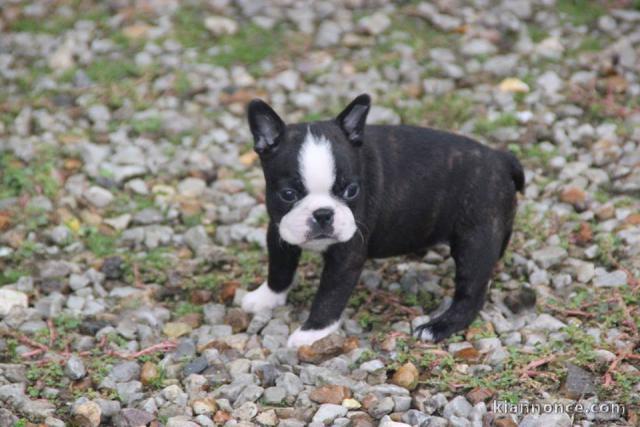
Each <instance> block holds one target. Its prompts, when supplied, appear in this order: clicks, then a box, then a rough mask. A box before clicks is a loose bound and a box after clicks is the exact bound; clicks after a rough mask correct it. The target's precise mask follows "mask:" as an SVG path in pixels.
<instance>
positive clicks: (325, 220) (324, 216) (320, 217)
mask: <svg viewBox="0 0 640 427" xmlns="http://www.w3.org/2000/svg"><path fill="white" fill-rule="evenodd" d="M313 218H314V219H315V220H316V222H317V223H318V224H319V225H320V226H321V227H326V226H327V225H331V223H332V222H333V210H331V209H327V208H322V209H316V210H315V211H313Z"/></svg>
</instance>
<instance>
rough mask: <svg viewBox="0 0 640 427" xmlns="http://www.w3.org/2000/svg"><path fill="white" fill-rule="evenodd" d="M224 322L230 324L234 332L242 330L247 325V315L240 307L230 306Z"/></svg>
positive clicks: (245, 328)
mask: <svg viewBox="0 0 640 427" xmlns="http://www.w3.org/2000/svg"><path fill="white" fill-rule="evenodd" d="M224 323H226V324H227V325H229V326H231V329H232V330H233V333H234V334H237V333H238V332H244V331H246V330H247V327H248V326H249V315H248V314H247V313H245V312H244V310H242V309H240V308H231V309H229V311H228V312H227V314H226V316H225V317H224Z"/></svg>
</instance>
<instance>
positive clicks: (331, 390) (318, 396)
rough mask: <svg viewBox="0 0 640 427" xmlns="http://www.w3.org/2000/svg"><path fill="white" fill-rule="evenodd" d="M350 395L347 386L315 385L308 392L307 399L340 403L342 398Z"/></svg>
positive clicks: (317, 401)
mask: <svg viewBox="0 0 640 427" xmlns="http://www.w3.org/2000/svg"><path fill="white" fill-rule="evenodd" d="M350 397H351V390H350V389H349V387H345V386H342V385H335V384H329V385H323V386H321V387H317V388H315V389H313V390H312V391H311V393H310V394H309V399H311V400H312V401H314V402H316V403H333V404H335V405H340V404H341V403H342V401H343V400H344V399H348V398H350Z"/></svg>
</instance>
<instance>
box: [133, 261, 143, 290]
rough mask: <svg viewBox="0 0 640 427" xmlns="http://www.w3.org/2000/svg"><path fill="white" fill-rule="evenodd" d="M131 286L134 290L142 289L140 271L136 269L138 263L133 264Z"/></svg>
mask: <svg viewBox="0 0 640 427" xmlns="http://www.w3.org/2000/svg"><path fill="white" fill-rule="evenodd" d="M133 284H134V286H135V287H136V288H142V289H144V288H145V286H144V283H142V279H141V278H140V270H139V269H138V263H136V262H134V263H133Z"/></svg>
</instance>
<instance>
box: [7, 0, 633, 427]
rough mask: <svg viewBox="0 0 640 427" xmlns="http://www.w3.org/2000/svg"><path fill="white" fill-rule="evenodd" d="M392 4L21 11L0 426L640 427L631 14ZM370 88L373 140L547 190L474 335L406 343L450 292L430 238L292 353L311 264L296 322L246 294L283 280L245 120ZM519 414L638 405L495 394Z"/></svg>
mask: <svg viewBox="0 0 640 427" xmlns="http://www.w3.org/2000/svg"><path fill="white" fill-rule="evenodd" d="M388 3H389V2H386V1H380V0H345V1H339V0H331V1H323V2H312V1H295V0H274V1H271V2H268V1H266V0H236V1H231V0H208V1H197V0H189V1H181V2H179V1H178V0H145V1H132V0H107V1H87V0H78V1H75V0H74V1H71V0H56V1H46V2H45V1H34V2H23V1H15V0H6V1H3V2H2V7H1V8H0V31H1V33H0V286H1V287H0V426H12V425H17V426H27V425H43V424H42V423H44V425H47V426H51V427H58V426H64V425H77V426H82V427H85V426H87V427H95V426H98V425H103V426H116V427H125V426H146V425H151V426H167V427H191V426H194V427H195V426H212V425H227V426H236V425H237V426H250V425H262V426H276V425H278V426H283V427H294V426H303V425H311V426H321V425H336V426H348V425H350V426H359V427H363V426H373V425H381V426H406V425H411V426H430V427H432V426H447V425H451V426H483V425H496V426H502V427H505V426H515V425H520V426H528V427H531V426H541V427H542V426H545V427H546V426H570V425H572V424H577V425H581V426H591V425H635V424H636V423H637V422H638V415H639V412H638V405H639V403H640V400H639V397H638V396H639V395H640V384H639V379H640V373H639V369H640V354H639V353H638V350H637V349H636V346H637V345H638V343H639V340H640V335H639V334H638V327H640V313H639V311H638V302H639V301H640V296H639V284H638V277H640V200H639V198H638V197H639V195H640V101H639V100H640V81H639V76H638V69H640V5H639V4H638V2H637V1H625V0H618V1H602V2H596V1H586V0H581V1H578V0H576V1H572V0H535V1H529V0H509V1H502V2H497V1H490V0H475V1H469V2H467V1H462V0H459V1H458V0H456V1H435V2H433V3H432V2H413V1H403V2H396V4H395V5H390V4H388ZM362 92H368V93H370V94H372V96H373V98H374V104H375V107H373V109H372V111H371V113H370V115H369V122H370V123H411V124H422V125H430V126H434V127H440V128H445V129H449V130H455V131H458V132H461V133H465V134H470V135H474V136H476V137H478V138H480V139H481V140H482V141H483V142H485V143H487V144H489V145H491V146H495V147H501V148H505V149H510V150H512V151H513V152H515V153H516V154H517V155H518V156H519V158H520V159H521V161H522V163H523V164H524V166H525V169H526V176H527V182H528V185H527V188H526V192H525V194H524V196H523V197H521V202H520V208H519V215H518V219H517V224H516V230H515V232H514V236H513V239H512V242H511V245H510V248H509V250H508V252H507V254H506V256H505V258H504V259H503V260H502V262H501V264H500V265H499V267H498V269H497V272H496V275H495V280H494V281H493V283H492V287H491V291H490V295H489V298H488V301H487V303H486V305H485V307H484V310H483V311H482V314H481V317H479V318H478V319H477V320H476V322H474V324H473V325H472V326H471V327H470V328H469V329H468V330H467V331H465V332H464V333H463V334H459V335H456V336H454V337H452V338H451V339H449V340H447V341H446V342H443V343H441V344H438V345H434V344H431V343H423V342H417V341H416V340H414V339H413V338H411V336H410V331H411V326H412V324H419V323H422V322H424V321H425V319H426V316H427V315H428V314H429V313H431V312H432V311H433V310H436V309H442V307H443V306H445V305H446V304H447V303H448V302H449V301H450V295H451V294H452V290H453V289H452V283H453V280H452V277H453V272H454V270H453V263H452V260H451V258H450V257H449V256H448V249H447V248H446V247H437V248H434V249H433V250H431V251H429V252H428V253H427V254H426V255H424V256H422V257H418V256H414V257H403V258H398V259H391V260H383V261H375V262H371V263H369V264H368V266H367V269H366V271H365V273H364V275H363V277H362V280H361V283H360V284H359V286H358V288H357V290H356V292H355V293H354V295H353V297H352V299H351V302H350V305H349V308H348V310H347V312H346V313H345V322H344V324H343V326H342V329H341V330H340V331H339V333H338V334H335V335H332V336H330V337H328V338H327V339H324V340H322V341H320V342H318V343H316V344H314V345H313V346H311V347H305V348H302V349H300V350H299V351H295V350H292V349H288V348H286V347H285V343H286V339H287V336H288V334H289V332H290V331H293V330H294V328H296V327H297V326H298V325H299V324H300V323H301V321H302V320H304V318H305V316H306V315H307V313H308V308H309V298H310V296H311V295H312V294H313V291H314V287H315V286H316V285H317V282H318V278H319V272H320V270H319V266H320V262H319V259H318V257H317V256H313V255H308V256H307V255H305V256H304V257H303V263H302V266H301V272H300V275H299V282H300V283H299V284H298V286H297V287H296V289H295V290H294V291H292V292H291V293H290V297H289V304H288V305H287V306H286V307H281V308H278V309H277V310H275V311H273V312H261V313H258V314H256V315H255V316H249V315H248V314H246V313H244V312H243V311H242V310H241V309H240V308H239V304H238V303H239V301H240V300H241V298H242V296H243V295H244V294H245V293H246V292H247V290H248V289H253V288H254V287H255V286H257V285H258V284H259V283H261V282H262V281H263V280H264V276H265V274H266V265H265V264H266V263H265V261H266V250H265V248H264V244H265V225H266V221H267V216H266V211H265V206H264V203H263V202H264V182H263V178H262V175H261V171H260V169H259V167H258V165H257V163H256V160H257V159H256V156H255V155H254V153H253V152H252V151H251V141H250V135H249V131H248V127H247V125H246V123H245V118H244V108H245V105H246V103H247V102H248V101H249V100H250V99H251V98H253V97H255V96H261V97H264V98H265V99H268V100H269V101H270V102H271V103H272V105H274V107H275V108H276V109H277V110H278V111H279V112H281V113H282V114H283V117H286V118H287V119H288V120H290V121H298V120H314V119H317V118H323V117H329V116H331V115H334V114H336V113H337V112H339V111H340V109H341V107H343V106H344V105H346V102H347V101H348V100H349V99H350V98H352V97H353V96H354V95H357V94H359V93H362ZM425 162H428V159H426V160H425ZM425 167H428V163H425ZM533 292H535V294H537V303H536V306H535V309H529V310H521V309H520V308H521V306H522V302H523V300H526V299H530V298H531V297H532V293H533ZM524 399H529V400H530V401H533V402H538V403H543V402H544V403H562V404H571V403H578V402H579V403H582V404H584V405H585V408H587V407H591V406H590V405H591V404H593V403H596V402H616V403H619V404H620V405H622V406H623V408H624V413H622V414H621V413H620V411H618V412H616V411H613V412H609V413H607V412H603V411H598V410H583V411H577V412H569V413H568V414H567V413H558V412H556V413H552V414H542V415H526V414H512V415H506V414H504V412H505V411H504V410H503V409H500V406H499V405H498V406H496V404H495V402H503V403H504V402H511V403H515V402H519V401H522V400H524ZM34 423H35V424H34ZM38 423H40V424H38Z"/></svg>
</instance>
